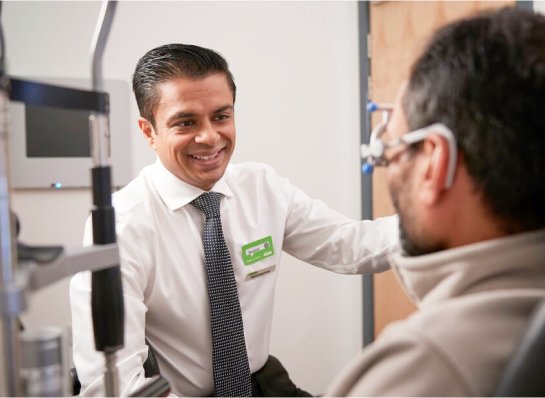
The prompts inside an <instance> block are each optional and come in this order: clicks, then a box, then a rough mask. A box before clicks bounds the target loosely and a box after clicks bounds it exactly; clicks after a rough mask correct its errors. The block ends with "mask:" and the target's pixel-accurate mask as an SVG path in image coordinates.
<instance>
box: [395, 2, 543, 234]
mask: <svg viewBox="0 0 545 398" xmlns="http://www.w3.org/2000/svg"><path fill="white" fill-rule="evenodd" d="M402 106H403V109H404V111H405V114H406V115H407V122H408V125H409V128H410V129H411V130H412V129H417V128H421V127H424V126H427V125H429V124H432V123H437V122H438V123H443V124H445V125H447V126H448V127H449V128H450V129H451V130H452V131H453V133H454V135H455V137H456V140H457V143H458V150H459V152H460V153H461V156H462V158H463V160H464V163H465V165H466V167H467V170H468V173H469V175H470V176H471V178H472V180H473V182H474V184H475V189H476V190H478V191H479V192H480V193H482V196H483V198H484V201H485V203H486V204H487V207H488V209H489V210H490V211H491V212H492V214H494V216H496V217H497V218H498V219H499V220H500V221H501V225H502V226H503V227H504V229H505V230H506V231H508V232H516V231H524V230H533V229H538V228H543V227H545V205H544V204H545V17H544V16H541V15H538V14H534V13H533V12H530V11H526V10H522V9H517V8H503V9H500V10H496V11H489V12H485V13H482V14H477V15H475V16H473V17H470V18H467V19H462V20H459V21H456V22H454V23H451V24H449V25H446V26H445V27H443V28H441V29H440V30H438V32H436V34H435V35H434V36H433V37H432V39H431V41H430V42H429V43H428V45H427V47H426V49H425V50H424V52H423V53H422V55H421V56H420V57H419V58H418V59H417V60H416V61H415V63H414V64H413V66H412V69H411V72H410V77H409V83H408V86H407V89H406V91H405V95H404V98H403V102H402Z"/></svg>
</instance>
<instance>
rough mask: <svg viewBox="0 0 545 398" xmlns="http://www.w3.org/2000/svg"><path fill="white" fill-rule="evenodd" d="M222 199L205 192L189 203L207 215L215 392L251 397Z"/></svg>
mask: <svg viewBox="0 0 545 398" xmlns="http://www.w3.org/2000/svg"><path fill="white" fill-rule="evenodd" d="M221 198H222V194H220V193H218V192H205V193H203V194H202V195H201V196H199V197H198V198H196V199H195V200H193V201H192V202H191V204H192V205H193V206H195V207H197V208H198V209H199V210H201V211H202V212H203V213H204V215H205V217H206V221H205V223H204V230H203V234H202V241H203V247H204V259H205V263H206V275H207V278H208V297H209V299H210V322H211V326H212V370H213V373H214V395H215V396H218V397H250V396H251V395H252V381H251V375H250V366H249V364H248V354H247V353H246V343H245V340H244V326H243V324H242V313H241V311H240V303H239V301H238V292H237V285H236V282H235V274H234V272H233V266H232V264H231V256H230V255H229V250H228V249H227V244H226V243H225V239H224V237H223V230H222V228H221V218H220V200H221Z"/></svg>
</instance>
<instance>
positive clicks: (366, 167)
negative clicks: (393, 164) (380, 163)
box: [361, 163, 375, 174]
mask: <svg viewBox="0 0 545 398" xmlns="http://www.w3.org/2000/svg"><path fill="white" fill-rule="evenodd" d="M374 169H375V166H373V165H372V164H371V163H364V164H363V166H361V171H362V172H363V173H365V174H373V170H374Z"/></svg>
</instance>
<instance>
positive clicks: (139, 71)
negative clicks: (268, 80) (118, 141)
mask: <svg viewBox="0 0 545 398" xmlns="http://www.w3.org/2000/svg"><path fill="white" fill-rule="evenodd" d="M213 73H223V74H224V75H225V77H226V78H227V82H228V84H229V87H230V88H231V91H232V93H233V101H234V100H235V97H236V91H237V87H236V85H235V80H234V78H233V74H232V73H231V71H230V70H229V65H228V64H227V61H226V60H225V58H223V57H222V56H221V55H220V54H219V53H217V52H216V51H214V50H210V49H208V48H204V47H199V46H195V45H192V44H180V43H173V44H166V45H163V46H160V47H156V48H154V49H152V50H150V51H148V52H147V53H146V54H145V55H144V56H143V57H142V58H140V60H139V61H138V63H137V64H136V69H135V71H134V74H133V77H132V88H133V91H134V95H135V97H136V103H137V104H138V109H139V111H140V116H142V117H143V118H145V119H147V120H148V121H150V122H151V123H152V124H154V118H153V112H154V110H155V107H156V106H157V103H158V102H159V98H158V97H157V95H156V94H157V93H156V87H157V85H158V84H160V83H163V82H165V81H167V80H169V79H172V78H176V77H185V78H190V79H195V78H196V79H198V78H204V77H206V76H208V75H210V74H213Z"/></svg>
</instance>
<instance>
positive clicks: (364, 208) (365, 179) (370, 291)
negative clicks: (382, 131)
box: [358, 1, 375, 346]
mask: <svg viewBox="0 0 545 398" xmlns="http://www.w3.org/2000/svg"><path fill="white" fill-rule="evenodd" d="M358 25H359V50H360V108H361V110H360V126H361V127H360V141H361V143H362V144H363V143H368V142H369V136H370V131H371V121H370V117H369V112H367V110H366V105H367V103H368V102H369V76H370V75H371V69H370V64H369V63H370V58H369V48H368V37H369V3H368V2H366V1H364V2H362V1H360V2H358ZM363 162H364V161H363V160H362V163H361V166H363ZM361 217H362V219H372V218H373V181H372V178H371V176H370V175H368V174H364V173H361ZM362 285H363V287H362V289H363V345H364V346H366V345H368V344H370V343H372V342H373V340H374V338H375V303H374V278H373V275H372V274H371V275H363V281H362Z"/></svg>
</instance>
